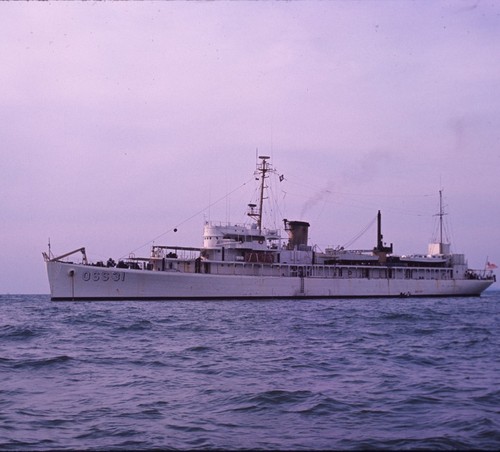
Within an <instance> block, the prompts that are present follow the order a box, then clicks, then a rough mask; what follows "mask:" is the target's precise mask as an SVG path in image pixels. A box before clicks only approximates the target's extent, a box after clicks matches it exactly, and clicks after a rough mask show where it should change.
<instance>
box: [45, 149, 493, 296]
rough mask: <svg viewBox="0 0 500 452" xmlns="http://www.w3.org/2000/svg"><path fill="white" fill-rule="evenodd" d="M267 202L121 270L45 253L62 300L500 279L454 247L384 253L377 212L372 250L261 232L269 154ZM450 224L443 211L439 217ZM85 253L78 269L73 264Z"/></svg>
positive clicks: (466, 285) (387, 290) (345, 292)
mask: <svg viewBox="0 0 500 452" xmlns="http://www.w3.org/2000/svg"><path fill="white" fill-rule="evenodd" d="M260 159H261V163H260V164H259V165H258V169H257V171H258V173H259V175H260V199H259V205H256V204H249V208H250V211H249V213H248V215H249V217H251V218H253V219H254V220H255V223H252V224H250V225H233V224H216V223H211V222H207V223H206V224H205V227H204V231H203V246H202V247H201V248H192V247H179V246H158V245H156V246H153V247H152V249H151V255H150V256H149V257H144V258H138V257H133V258H129V259H127V260H124V261H119V262H118V264H115V262H114V261H112V260H111V259H110V260H109V261H108V262H107V263H106V264H105V263H102V262H98V263H94V264H92V263H89V262H88V260H87V256H86V252H85V248H80V249H78V250H75V251H72V252H69V253H65V254H64V255H62V256H58V257H53V256H52V255H51V254H50V252H49V253H48V254H47V253H43V255H44V259H45V261H46V265H47V271H48V277H49V284H50V292H51V298H52V299H53V300H127V299H130V300H168V299H214V298H216V299H224V298H226V299H242V298H314V297H322V298H334V297H335V298H343V297H399V296H465V295H479V294H481V292H483V291H484V290H485V289H486V288H487V287H489V286H490V285H491V284H492V283H493V282H494V281H495V275H494V274H493V273H492V272H491V271H486V270H484V271H478V270H470V269H469V268H468V266H467V264H466V261H465V257H464V256H463V255H461V254H450V247H449V244H445V243H442V238H441V239H440V243H434V244H431V245H430V246H429V254H427V255H411V256H396V255H394V254H393V253H392V244H391V246H389V247H388V246H385V245H384V243H383V242H382V234H381V214H380V212H379V213H378V231H377V246H375V247H374V248H373V249H372V250H344V249H333V248H327V249H326V250H325V251H324V252H319V251H317V250H316V249H315V248H314V247H311V246H309V244H308V230H309V223H306V222H304V221H288V220H284V226H285V231H286V232H287V237H286V238H284V237H283V236H282V231H280V230H276V229H272V230H271V229H266V228H264V227H263V226H262V220H263V218H262V212H263V210H262V202H263V200H264V187H265V179H266V177H268V176H267V174H268V173H269V172H270V171H271V167H270V165H269V163H268V159H269V157H260ZM440 219H442V211H441V212H440ZM78 253H80V254H81V259H80V260H79V262H69V261H68V260H67V259H68V258H69V257H71V256H74V255H76V254H78Z"/></svg>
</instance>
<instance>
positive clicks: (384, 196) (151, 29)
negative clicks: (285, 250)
mask: <svg viewBox="0 0 500 452" xmlns="http://www.w3.org/2000/svg"><path fill="white" fill-rule="evenodd" d="M0 38H1V39H0V57H1V64H0V115H1V118H2V121H1V124H0V138H1V153H2V164H1V166H0V176H1V177H0V208H1V214H0V219H1V220H0V234H1V235H0V245H1V250H2V252H1V253H0V293H48V290H49V289H48V282H47V278H46V273H45V266H44V263H43V260H42V256H41V252H42V251H44V250H46V248H47V241H48V238H49V237H50V240H51V243H52V250H53V252H54V253H55V254H62V253H64V252H66V251H69V250H72V249H74V248H78V247H81V246H86V247H87V252H88V255H89V257H90V258H91V259H93V260H101V259H104V260H106V259H107V258H108V257H113V258H115V259H116V258H118V257H121V256H126V255H128V254H129V252H131V251H135V252H136V254H137V255H139V254H140V255H148V251H149V246H150V241H151V240H152V239H154V238H156V237H158V236H160V235H161V234H163V233H165V234H164V235H162V237H161V239H157V241H156V242H155V243H157V244H160V243H164V244H178V245H181V244H183V245H187V246H200V245H201V243H202V240H201V235H202V227H203V222H204V220H205V219H211V220H213V221H215V220H221V221H226V220H230V221H232V222H237V223H239V222H243V221H246V218H245V215H244V214H245V208H246V205H247V203H248V202H251V201H253V200H254V199H253V195H254V185H253V181H252V183H249V184H247V185H245V186H244V187H243V188H242V189H241V190H238V191H236V192H234V193H233V194H231V196H230V197H228V198H227V199H225V200H223V201H221V202H220V203H216V204H214V205H213V206H212V207H211V208H210V209H209V210H205V211H204V212H203V213H200V214H199V215H195V214H196V213H197V212H202V211H203V209H204V208H205V207H207V206H208V205H209V204H211V203H213V202H214V201H216V200H218V199H220V198H222V197H224V195H225V194H226V193H228V192H231V191H232V190H233V189H235V188H236V187H239V186H240V185H241V184H243V183H244V182H246V181H248V180H250V179H251V178H252V173H253V171H254V168H255V154H256V149H257V148H258V150H259V153H260V154H267V155H270V156H272V163H273V164H274V166H275V167H276V168H277V170H278V171H279V173H280V174H284V175H285V178H286V179H285V180H284V181H283V182H282V183H280V184H278V185H276V186H274V194H275V195H276V198H278V200H279V201H280V202H281V204H280V205H281V207H280V209H281V210H280V211H279V212H276V211H275V214H276V215H277V216H278V217H279V216H280V214H282V215H281V216H285V217H286V218H288V219H295V220H306V221H309V222H310V223H311V231H310V239H311V242H313V244H314V243H316V244H318V245H319V246H320V247H321V248H325V247H327V246H336V245H342V244H345V243H346V242H348V241H349V240H350V239H351V238H353V237H354V236H355V235H356V234H357V233H358V232H360V231H361V230H362V229H363V227H365V226H366V225H367V224H368V223H369V222H370V221H371V220H372V219H373V218H374V217H375V215H376V213H377V210H378V209H381V210H382V212H383V226H384V239H385V240H386V241H387V242H393V243H394V248H395V252H396V253H398V254H405V253H426V251H427V242H428V241H429V239H430V238H431V236H432V233H433V230H434V222H435V217H434V216H433V215H434V214H435V213H436V212H437V206H438V190H439V189H440V188H441V187H443V188H444V194H445V204H446V206H447V212H448V213H449V215H448V216H447V217H446V218H447V220H448V223H449V225H450V226H449V228H450V231H451V233H452V235H451V239H452V248H453V250H454V251H455V252H461V253H465V254H466V256H467V258H468V261H469V264H470V266H471V267H473V268H483V267H484V264H485V261H486V258H487V257H489V260H490V261H492V262H496V263H497V264H498V265H500V194H499V193H500V190H499V189H500V183H499V176H500V57H499V56H500V2H497V1H478V0H470V1H469V0H464V1H458V0H454V1H442V2H440V1H418V2H410V1H387V2H384V1H359V2H355V1H346V2H343V1H332V2H151V3H142V2H104V3H89V2H82V3H79V2H63V3H57V2H54V3H19V2H3V3H2V4H1V5H0ZM188 218H191V219H190V220H189V221H186V220H187V219H188ZM280 220H281V217H279V218H278V220H277V221H280ZM176 226H177V228H178V232H176V233H174V232H172V231H171V230H172V229H173V228H174V227H176ZM168 231H171V232H168ZM374 234H375V231H374V230H370V231H369V232H368V235H366V236H363V237H362V238H361V239H360V240H359V241H358V242H356V243H355V244H354V245H353V247H354V248H371V247H373V246H374V245H375V235H374ZM142 245H146V246H144V247H142V248H140V247H141V246H142ZM139 248H140V249H139Z"/></svg>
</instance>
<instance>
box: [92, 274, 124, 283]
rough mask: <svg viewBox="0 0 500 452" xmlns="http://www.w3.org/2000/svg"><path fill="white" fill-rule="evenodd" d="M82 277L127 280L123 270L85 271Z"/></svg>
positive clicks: (101, 279)
mask: <svg viewBox="0 0 500 452" xmlns="http://www.w3.org/2000/svg"><path fill="white" fill-rule="evenodd" d="M82 279H83V280H84V281H96V282H97V281H115V282H119V281H125V273H122V272H99V271H93V272H83V274H82Z"/></svg>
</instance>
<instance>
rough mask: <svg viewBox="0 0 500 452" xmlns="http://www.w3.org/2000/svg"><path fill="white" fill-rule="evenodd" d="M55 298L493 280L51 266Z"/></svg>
mask: <svg viewBox="0 0 500 452" xmlns="http://www.w3.org/2000/svg"><path fill="white" fill-rule="evenodd" d="M47 272H48V277H49V284H50V291H51V299H52V300H54V301H63V300H74V301H77V300H172V299H177V300H178V299H204V300H206V299H259V298H361V297H401V296H412V297H431V296H439V297H443V296H477V295H480V294H481V292H483V291H484V290H485V289H487V288H488V287H489V286H490V285H491V284H492V283H493V281H492V280H480V279H391V278H380V279H369V278H344V279H342V278H324V277H323V278H319V277H318V278H317V277H276V276H258V275H214V274H196V273H183V272H178V271H165V272H159V271H147V270H134V269H121V268H115V267H113V268H107V267H95V266H89V265H82V264H71V263H65V262H59V261H49V262H47Z"/></svg>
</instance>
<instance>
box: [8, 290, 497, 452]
mask: <svg viewBox="0 0 500 452" xmlns="http://www.w3.org/2000/svg"><path fill="white" fill-rule="evenodd" d="M499 327H500V291H488V292H486V293H485V294H483V296H482V297H480V298H479V297H477V298H427V299H417V298H401V299H390V300H384V299H360V300H275V301H274V300H268V301H182V302H181V301H169V302H102V303H101V302H51V301H50V300H49V297H48V296H47V295H38V296H36V295H35V296H34V295H3V296H0V449H1V450H26V449H28V450H47V449H50V450H62V449H78V450H81V449H86V450H89V449H92V450H113V449H114V450H129V449H153V448H157V449H158V448H161V449H181V450H183V449H184V450H186V449H232V450H234V449H268V450H283V449H294V450H300V449H303V450H306V449H307V450H310V449H315V450H318V449H337V450H338V449H340V450H354V449H356V450H358V449H384V450H385V449H392V450H400V449H463V450H465V449H482V450H497V449H500V328H499Z"/></svg>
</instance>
